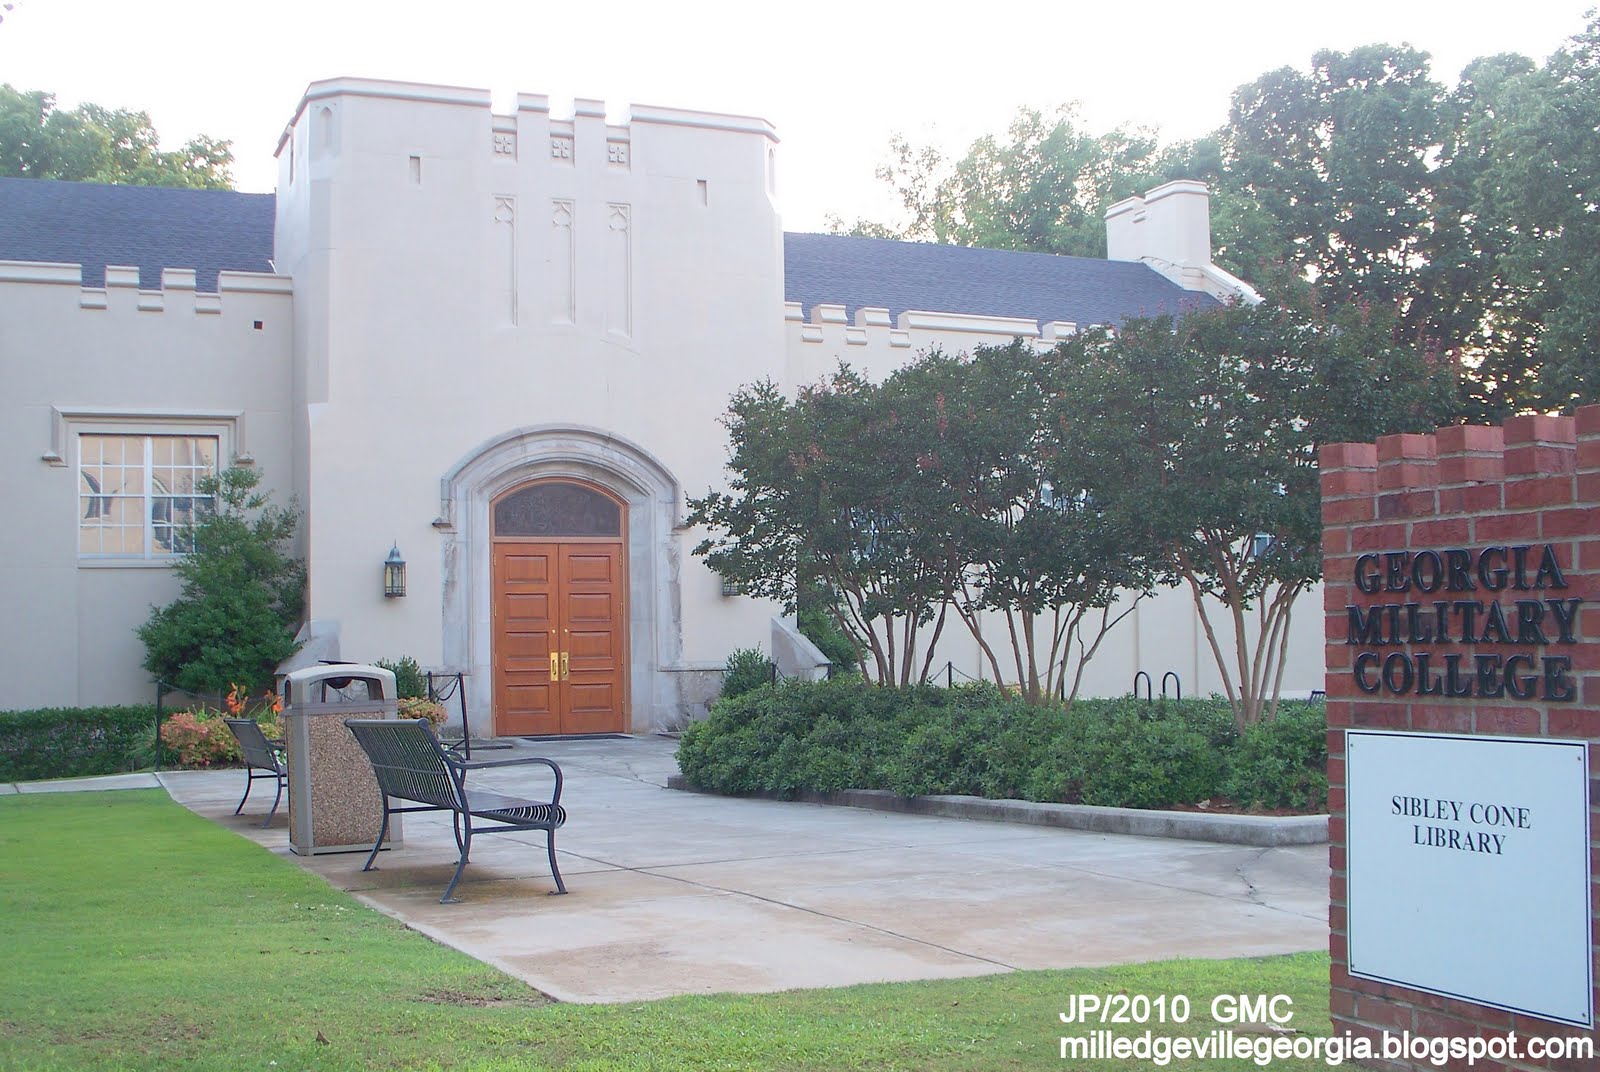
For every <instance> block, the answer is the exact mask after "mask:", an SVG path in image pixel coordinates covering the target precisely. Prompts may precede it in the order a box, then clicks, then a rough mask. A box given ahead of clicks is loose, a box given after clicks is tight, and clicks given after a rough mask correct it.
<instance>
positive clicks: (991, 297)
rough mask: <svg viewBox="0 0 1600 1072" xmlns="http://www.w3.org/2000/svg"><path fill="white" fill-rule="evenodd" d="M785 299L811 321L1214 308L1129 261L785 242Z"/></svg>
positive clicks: (831, 240)
mask: <svg viewBox="0 0 1600 1072" xmlns="http://www.w3.org/2000/svg"><path fill="white" fill-rule="evenodd" d="M783 292H784V298H785V299H786V300H788V301H792V302H799V303H800V304H801V305H802V306H804V310H805V314H806V315H807V316H810V315H811V307H812V306H813V305H817V304H819V303H829V304H835V305H844V306H845V307H846V310H847V314H848V315H849V316H850V317H852V318H854V316H855V312H856V310H857V309H860V308H863V307H869V308H886V309H888V310H889V315H890V316H891V317H899V315H900V314H901V313H903V312H905V311H906V310H907V309H918V310H923V311H925V312H938V313H969V314H978V315H982V316H1014V317H1031V318H1032V319H1034V320H1038V321H1040V322H1048V321H1052V320H1068V321H1072V322H1073V323H1075V324H1079V325H1081V326H1088V325H1090V324H1120V323H1121V322H1122V321H1123V320H1124V319H1125V318H1127V317H1130V316H1153V315H1156V314H1157V313H1163V312H1167V313H1176V312H1179V311H1181V310H1184V309H1189V308H1194V307H1197V306H1211V305H1215V304H1216V301H1215V299H1213V298H1212V297H1211V296H1210V295H1208V294H1204V293H1201V292H1198V291H1192V290H1184V289H1183V288H1181V287H1179V286H1178V285H1177V284H1176V283H1173V282H1172V281H1171V280H1169V279H1167V278H1166V277H1165V276H1163V275H1161V274H1160V273H1159V272H1157V271H1155V270H1154V269H1152V268H1150V267H1147V266H1146V265H1143V264H1137V263H1133V262H1129V261H1102V260H1095V259H1094V258H1092V257H1058V256H1053V255H1051V254H1047V253H1017V252H1014V251H1012V250H1002V249H976V248H973V247H971V246H941V245H934V244H933V243H929V242H895V241H890V240H888V239H882V238H857V237H854V236H850V235H824V234H785V235H784V236H783Z"/></svg>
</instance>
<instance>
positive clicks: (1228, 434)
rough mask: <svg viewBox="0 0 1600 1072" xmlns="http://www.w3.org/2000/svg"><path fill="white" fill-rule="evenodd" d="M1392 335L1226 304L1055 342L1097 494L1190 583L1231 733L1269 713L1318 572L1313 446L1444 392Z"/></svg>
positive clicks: (1353, 311)
mask: <svg viewBox="0 0 1600 1072" xmlns="http://www.w3.org/2000/svg"><path fill="white" fill-rule="evenodd" d="M1395 330H1396V329H1395V317H1394V316H1393V315H1392V314H1390V313H1388V312H1386V311H1379V310H1374V309H1372V308H1369V307H1366V306H1350V307H1347V308H1345V309H1343V310H1341V311H1339V312H1338V313H1337V314H1335V315H1332V316H1326V315H1322V314H1321V313H1320V312H1319V311H1318V310H1316V309H1314V308H1311V307H1309V306H1302V307H1294V306H1286V305H1273V304H1262V305H1257V306H1244V305H1232V306H1225V307H1222V308H1217V309H1211V310H1204V311H1196V312H1191V313H1189V314H1188V315H1186V316H1184V317H1182V318H1181V319H1175V318H1173V317H1170V316H1163V317H1157V318H1151V319H1136V320H1130V321H1127V322H1126V323H1124V324H1123V325H1122V327H1121V329H1120V330H1119V331H1117V332H1116V333H1115V334H1109V333H1108V334H1105V335H1102V336H1101V337H1100V338H1099V339H1098V340H1096V341H1092V342H1088V343H1085V344H1080V345H1078V346H1075V347H1063V348H1062V350H1061V351H1060V352H1061V353H1062V356H1063V358H1064V359H1065V361H1066V362H1067V364H1068V366H1069V368H1068V369H1067V370H1066V371H1065V373H1064V374H1065V375H1066V376H1068V377H1069V378H1070V379H1071V380H1072V382H1073V385H1074V386H1073V391H1072V392H1071V393H1070V394H1069V395H1068V396H1067V398H1066V399H1065V400H1064V406H1065V408H1066V409H1067V410H1068V411H1070V413H1071V414H1072V416H1070V417H1067V418H1065V419H1067V420H1069V421H1070V422H1071V428H1070V430H1069V432H1068V433H1067V434H1068V435H1070V437H1071V438H1073V439H1074V440H1075V441H1077V442H1078V443H1079V445H1080V449H1081V450H1082V451H1083V453H1084V455H1085V458H1086V464H1085V468H1084V471H1085V473H1086V474H1088V475H1089V476H1090V478H1091V487H1090V490H1091V493H1092V494H1093V495H1094V496H1095V497H1096V498H1097V499H1103V500H1106V501H1112V500H1117V499H1121V500H1123V501H1124V502H1125V503H1126V509H1125V510H1123V511H1122V513H1123V515H1124V516H1138V517H1142V518H1143V524H1144V525H1145V527H1146V531H1147V533H1148V534H1149V536H1150V537H1151V538H1152V539H1154V540H1155V541H1156V542H1157V543H1158V544H1159V545H1160V547H1161V555H1160V564H1159V571H1160V573H1161V575H1162V576H1163V578H1164V579H1165V580H1166V581H1167V583H1171V584H1177V585H1182V586H1186V587H1187V588H1188V589H1189V591H1190V593H1191V594H1192V596H1193V598H1194V603H1195V608H1196V611H1197V613H1198V614H1199V617H1200V622H1201V625H1202V628H1203V629H1204V631H1205V636H1206V640H1207V643H1208V644H1209V646H1210V648H1211V652H1212V655H1213V657H1214V658H1215V660H1216V665H1217V669H1218V671H1219V672H1220V674H1221V678H1222V682H1223V689H1224V691H1225V692H1226V694H1227V697H1228V700H1229V703H1230V704H1231V705H1232V707H1233V715H1234V722H1235V725H1236V726H1237V727H1238V728H1240V729H1241V730H1242V729H1243V728H1245V727H1247V726H1249V725H1252V724H1255V723H1257V722H1260V721H1262V720H1263V719H1266V720H1271V719H1273V718H1274V717H1276V714H1277V704H1278V696H1279V692H1280V689H1281V685H1282V678H1283V669H1284V660H1285V656H1286V654H1287V651H1288V640H1289V625H1290V619H1291V613H1292V610H1293V607H1294V603H1295V600H1296V598H1297V597H1298V596H1299V595H1300V594H1301V593H1302V592H1304V591H1305V590H1306V589H1307V588H1309V587H1311V586H1312V585H1313V584H1315V583H1316V582H1317V581H1318V580H1319V579H1320V577H1321V575H1322V519H1321V496H1320V492H1319V487H1318V474H1317V456H1316V452H1317V447H1318V446H1319V445H1320V444H1322V443H1336V442H1345V441H1356V442H1366V441H1370V440H1372V439H1375V438H1376V437H1377V436H1380V435H1385V434H1389V433H1393V432H1407V431H1422V430H1427V429H1431V428H1434V427H1436V426H1437V425H1438V423H1439V422H1440V421H1441V420H1442V419H1443V415H1444V414H1446V413H1447V412H1448V411H1449V406H1450V405H1451V404H1452V402H1453V398H1454V393H1455V386H1456V385H1455V377H1454V375H1453V372H1454V369H1453V366H1448V365H1443V364H1439V363H1436V362H1435V361H1433V360H1432V359H1431V358H1430V356H1429V354H1427V353H1425V352H1422V351H1419V350H1418V349H1416V348H1414V347H1410V346H1405V345H1397V344H1396V343H1395V341H1394V339H1395ZM1219 619H1220V620H1219ZM1219 626H1222V627H1224V628H1226V630H1227V632H1228V633H1229V634H1230V635H1229V637H1228V639H1227V640H1225V639H1224V638H1223V637H1222V636H1221V635H1219V634H1220V633H1221V631H1222V630H1221V629H1219ZM1230 641H1231V642H1230Z"/></svg>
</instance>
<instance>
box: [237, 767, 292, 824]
mask: <svg viewBox="0 0 1600 1072" xmlns="http://www.w3.org/2000/svg"><path fill="white" fill-rule="evenodd" d="M245 791H246V792H249V787H248V786H246V787H245ZM282 802H283V776H282V775H279V776H278V795H277V796H275V797H273V798H272V810H271V811H269V812H267V817H266V818H265V819H263V820H261V828H262V829H263V830H265V829H266V828H267V827H269V826H271V825H272V817H273V816H274V815H276V814H278V805H279V804H281V803H282ZM239 806H240V807H243V806H244V801H242V800H241V801H240V802H239Z"/></svg>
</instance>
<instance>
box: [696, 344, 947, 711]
mask: <svg viewBox="0 0 1600 1072" xmlns="http://www.w3.org/2000/svg"><path fill="white" fill-rule="evenodd" d="M725 423H726V425H727V427H728V430H729V433H730V435H731V438H732V443H733V451H732V458H731V459H730V461H729V469H730V471H731V473H732V479H731V481H730V491H729V492H716V491H708V492H707V494H706V495H705V496H704V497H702V498H700V499H696V500H691V501H690V503H689V506H690V510H691V513H690V518H689V520H690V523H691V524H698V525H705V526H706V527H708V528H709V529H710V530H711V532H712V535H711V536H709V537H708V538H707V539H706V540H705V541H703V542H702V543H701V544H700V545H699V546H698V547H697V548H696V549H695V553H696V554H700V555H704V556H705V557H706V560H707V562H708V564H710V565H711V567H712V568H713V569H715V570H716V571H717V572H718V573H720V574H721V575H722V576H723V577H725V578H728V579H730V580H733V581H735V582H737V583H738V584H739V585H740V587H741V588H742V589H743V590H745V591H747V592H749V593H750V594H752V595H758V596H766V597H768V598H771V599H776V600H778V601H780V602H782V603H783V604H784V605H785V606H786V607H787V608H788V609H790V610H793V609H795V607H796V605H797V602H798V599H799V590H800V587H801V585H800V580H799V578H800V577H801V576H802V575H804V576H806V577H808V578H812V579H815V580H816V581H820V582H821V583H822V584H823V585H825V586H827V587H828V588H830V589H831V590H832V591H834V592H835V593H836V594H837V596H838V600H837V602H835V603H832V604H831V605H829V606H828V608H827V609H828V610H829V612H830V613H832V614H833V615H834V616H835V618H836V620H837V621H838V623H839V625H840V627H841V628H843V629H844V630H845V632H846V633H847V634H848V635H849V636H851V637H852V638H853V639H854V640H855V641H856V644H857V647H858V650H857V653H856V654H857V662H858V663H859V664H860V665H861V667H862V669H863V672H864V673H866V674H868V675H869V676H871V677H873V678H874V679H875V680H877V681H879V682H881V683H883V684H888V685H905V684H910V683H913V682H917V681H920V680H922V679H923V678H924V677H926V676H927V673H928V670H929V666H930V664H931V659H932V651H931V648H932V645H931V644H930V645H929V647H928V649H927V650H925V651H924V650H923V649H922V648H921V646H920V641H921V639H922V633H921V631H922V629H923V627H925V626H928V625H930V624H931V625H932V626H933V635H934V639H935V642H936V641H937V637H938V634H939V632H940V631H941V630H942V629H943V626H944V616H945V615H944V604H945V595H944V594H945V593H946V592H948V590H949V580H948V573H949V567H948V565H946V564H943V563H940V562H938V561H937V560H936V559H935V557H934V556H935V555H936V554H937V549H929V548H926V547H922V546H918V545H916V544H914V543H913V532H914V530H913V529H911V528H910V527H909V526H907V525H906V524H905V523H904V520H905V514H906V510H907V508H908V507H909V506H911V505H912V504H913V502H914V499H915V495H916V489H915V487H914V480H912V479H910V471H911V470H912V467H911V466H910V465H909V464H908V463H907V462H906V461H905V459H906V458H907V457H908V454H907V446H906V444H905V443H903V442H901V441H899V437H898V432H899V421H898V415H897V414H895V413H894V412H892V411H891V410H889V409H888V408H887V407H886V406H885V405H884V404H883V399H882V396H881V395H880V394H879V393H878V392H876V391H875V390H874V389H873V388H872V385H871V384H869V383H868V382H867V381H866V380H864V379H863V378H862V377H861V376H860V375H859V374H857V373H855V372H853V371H851V370H850V369H848V368H845V367H841V368H840V369H839V371H838V372H836V373H835V374H834V375H833V377H832V378H831V379H830V380H828V381H826V382H824V383H822V384H820V385H817V386H814V387H808V388H804V389H802V390H801V391H800V392H799V394H798V396H797V397H796V399H795V400H794V401H792V402H791V401H789V400H788V399H786V398H785V397H784V396H783V394H782V392H781V391H779V390H778V388H777V387H776V386H775V385H774V384H772V383H771V382H770V381H764V382H762V383H758V384H756V385H754V386H753V387H749V388H745V389H743V390H741V391H740V392H739V393H738V394H737V395H735V396H734V399H733V403H732V405H731V407H730V410H729V414H728V417H727V418H726V420H725ZM930 552H932V553H930ZM919 655H921V656H922V657H923V658H922V661H920V662H919V660H918V656H919Z"/></svg>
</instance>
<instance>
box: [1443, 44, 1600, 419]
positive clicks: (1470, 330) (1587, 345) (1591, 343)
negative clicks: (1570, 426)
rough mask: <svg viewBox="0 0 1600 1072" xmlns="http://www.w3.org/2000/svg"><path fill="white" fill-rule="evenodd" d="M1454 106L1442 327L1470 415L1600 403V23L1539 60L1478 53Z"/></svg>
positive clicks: (1446, 167)
mask: <svg viewBox="0 0 1600 1072" xmlns="http://www.w3.org/2000/svg"><path fill="white" fill-rule="evenodd" d="M1446 107H1447V109H1448V110H1449V112H1450V116H1451V131H1450V137H1449V138H1448V139H1447V141H1446V143H1445V146H1444V148H1443V150H1442V152H1441V159H1440V171H1441V174H1443V175H1444V176H1445V177H1446V178H1447V180H1448V181H1446V182H1443V183H1442V184H1441V186H1442V191H1443V193H1442V197H1441V203H1440V206H1439V210H1438V213H1437V215H1438V220H1439V228H1438V239H1437V242H1436V245H1437V247H1438V248H1437V250H1436V251H1434V254H1433V257H1434V262H1433V268H1434V271H1433V273H1432V275H1431V277H1430V279H1429V283H1430V288H1431V296H1432V297H1433V315H1434V324H1433V325H1432V329H1433V330H1434V331H1436V332H1438V333H1439V334H1440V335H1441V336H1442V337H1444V338H1445V339H1447V340H1449V343H1450V345H1454V346H1457V347H1459V349H1460V350H1461V352H1462V356H1463V359H1464V361H1465V363H1466V364H1467V366H1468V368H1469V369H1470V370H1471V374H1472V375H1471V388H1472V401H1473V403H1474V406H1473V408H1472V410H1470V411H1469V412H1470V416H1471V417H1473V418H1475V419H1480V420H1499V419H1501V418H1503V417H1505V416H1508V415H1510V414H1513V413H1516V412H1518V411H1519V410H1525V409H1529V408H1532V409H1539V410H1559V409H1567V408H1570V407H1573V406H1575V405H1578V404H1581V403H1583V402H1586V401H1592V400H1596V399H1600V362H1597V361H1596V359H1595V356H1594V355H1595V353H1596V352H1597V347H1600V179H1597V175H1600V147H1597V145H1596V141H1595V136H1594V132H1595V130H1596V129H1600V18H1597V19H1591V21H1590V22H1589V24H1588V26H1587V27H1586V28H1585V30H1584V31H1583V32H1582V33H1580V34H1578V35H1577V36H1575V37H1573V38H1572V39H1571V40H1569V41H1568V42H1567V44H1566V45H1565V46H1564V47H1563V48H1562V49H1561V50H1559V51H1558V52H1556V53H1555V54H1554V55H1553V56H1551V58H1550V60H1549V61H1548V62H1547V63H1546V64H1545V65H1544V66H1543V67H1536V66H1535V65H1534V64H1533V63H1532V62H1531V61H1529V60H1527V59H1525V58H1523V57H1520V56H1494V57H1488V58H1486V59H1481V60H1477V61H1475V62H1474V63H1473V64H1472V65H1471V66H1469V67H1468V68H1467V69H1466V71H1465V72H1464V73H1463V75H1462V80H1461V83H1460V84H1459V85H1458V86H1457V88H1456V90H1455V92H1454V93H1453V94H1452V95H1451V97H1450V98H1449V100H1448V102H1447V105H1446Z"/></svg>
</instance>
